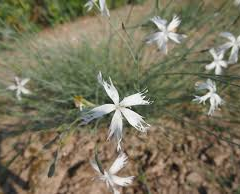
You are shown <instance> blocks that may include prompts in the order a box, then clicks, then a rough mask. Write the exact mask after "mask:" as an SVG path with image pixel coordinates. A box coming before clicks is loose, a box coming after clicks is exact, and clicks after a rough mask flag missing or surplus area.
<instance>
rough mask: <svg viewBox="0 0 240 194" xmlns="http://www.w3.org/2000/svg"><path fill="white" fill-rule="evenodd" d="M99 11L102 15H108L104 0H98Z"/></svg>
mask: <svg viewBox="0 0 240 194" xmlns="http://www.w3.org/2000/svg"><path fill="white" fill-rule="evenodd" d="M99 6H100V11H101V13H102V15H104V16H108V17H110V13H109V10H108V8H107V4H106V0H99Z"/></svg>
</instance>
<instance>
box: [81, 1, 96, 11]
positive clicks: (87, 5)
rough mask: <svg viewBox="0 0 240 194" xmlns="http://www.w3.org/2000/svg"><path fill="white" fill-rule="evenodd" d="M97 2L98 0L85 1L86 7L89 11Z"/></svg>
mask: <svg viewBox="0 0 240 194" xmlns="http://www.w3.org/2000/svg"><path fill="white" fill-rule="evenodd" d="M96 2H97V0H88V2H87V3H85V5H84V7H86V8H87V12H88V11H91V10H92V9H93V6H94V4H95V3H96Z"/></svg>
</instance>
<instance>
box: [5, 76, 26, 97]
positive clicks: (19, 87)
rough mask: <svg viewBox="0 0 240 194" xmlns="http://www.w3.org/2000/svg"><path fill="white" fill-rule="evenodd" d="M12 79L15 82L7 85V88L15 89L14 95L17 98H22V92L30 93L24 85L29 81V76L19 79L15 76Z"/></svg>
mask: <svg viewBox="0 0 240 194" xmlns="http://www.w3.org/2000/svg"><path fill="white" fill-rule="evenodd" d="M14 79H15V82H16V84H14V85H11V86H9V87H7V90H16V97H17V99H18V100H21V99H22V97H21V94H22V93H23V94H31V92H30V91H29V90H28V89H26V88H25V87H24V86H25V85H26V84H27V82H29V80H30V79H29V78H25V79H23V80H21V79H20V78H18V77H15V78H14Z"/></svg>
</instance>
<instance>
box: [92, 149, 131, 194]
mask: <svg viewBox="0 0 240 194" xmlns="http://www.w3.org/2000/svg"><path fill="white" fill-rule="evenodd" d="M127 160H128V157H127V156H126V154H124V153H121V154H120V155H119V156H118V157H117V159H116V160H115V161H114V163H113V164H112V166H111V167H110V169H109V170H104V169H102V167H101V166H100V165H99V162H98V161H96V160H93V161H90V163H91V165H92V167H93V168H94V170H96V171H97V172H98V174H99V176H98V177H97V179H99V180H101V181H104V182H105V183H106V185H107V187H108V188H109V189H111V191H112V192H113V193H114V194H120V192H119V191H118V190H117V189H116V186H122V187H126V186H128V185H130V184H131V183H132V182H133V179H134V176H129V177H119V176H116V173H118V172H119V171H120V170H121V169H122V168H123V167H125V166H126V164H127Z"/></svg>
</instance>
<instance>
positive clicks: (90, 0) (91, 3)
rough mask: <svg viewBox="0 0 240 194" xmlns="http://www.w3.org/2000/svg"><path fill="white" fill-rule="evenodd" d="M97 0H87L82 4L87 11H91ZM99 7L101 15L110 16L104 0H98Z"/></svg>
mask: <svg viewBox="0 0 240 194" xmlns="http://www.w3.org/2000/svg"><path fill="white" fill-rule="evenodd" d="M96 2H97V0H88V2H87V3H86V4H85V5H84V7H86V8H87V11H91V10H92V8H93V6H94V5H95V4H96ZM99 9H100V12H101V13H102V15H104V16H108V17H110V13H109V10H108V8H107V4H106V0H99Z"/></svg>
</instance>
